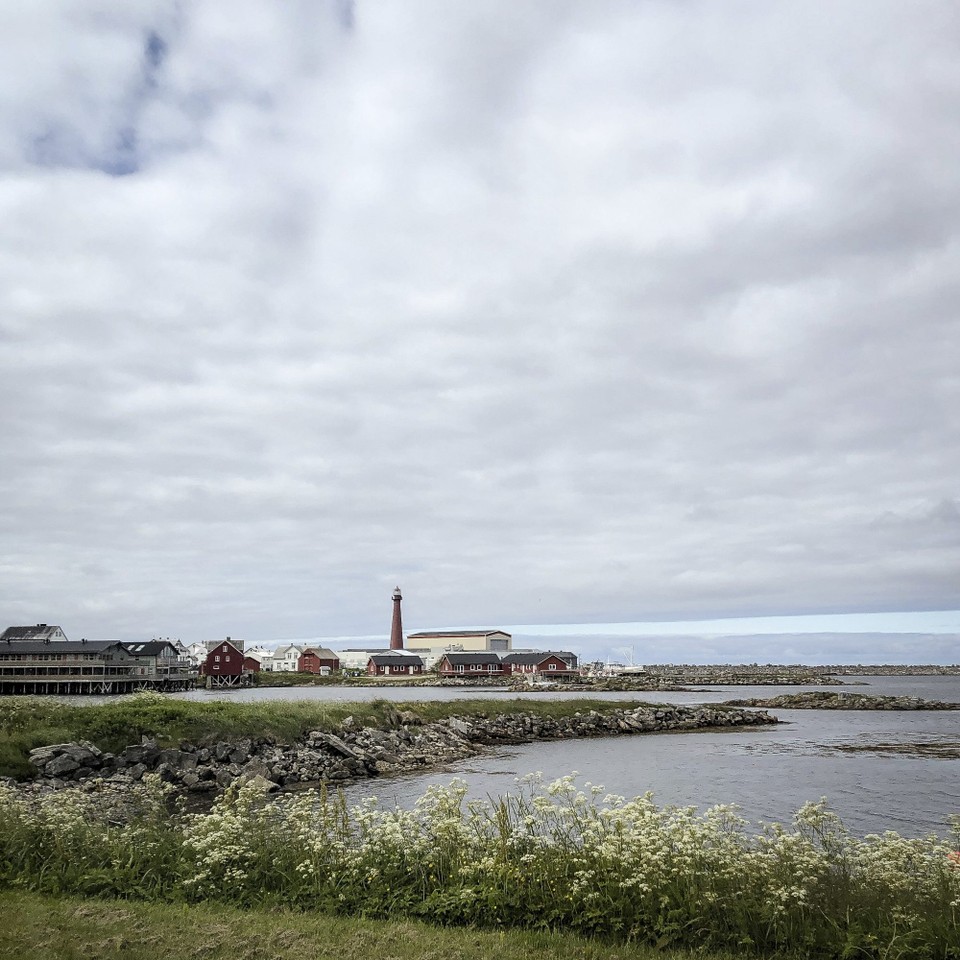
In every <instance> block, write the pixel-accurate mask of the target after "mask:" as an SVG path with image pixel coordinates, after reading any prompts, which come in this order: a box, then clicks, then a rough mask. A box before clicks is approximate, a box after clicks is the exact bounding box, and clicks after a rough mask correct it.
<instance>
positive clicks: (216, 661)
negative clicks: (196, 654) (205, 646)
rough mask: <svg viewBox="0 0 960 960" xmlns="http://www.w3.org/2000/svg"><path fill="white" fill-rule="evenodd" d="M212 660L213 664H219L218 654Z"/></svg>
mask: <svg viewBox="0 0 960 960" xmlns="http://www.w3.org/2000/svg"><path fill="white" fill-rule="evenodd" d="M213 659H214V662H215V663H219V662H220V654H219V653H218V654H217V655H216V656H215V657H214V658H213Z"/></svg>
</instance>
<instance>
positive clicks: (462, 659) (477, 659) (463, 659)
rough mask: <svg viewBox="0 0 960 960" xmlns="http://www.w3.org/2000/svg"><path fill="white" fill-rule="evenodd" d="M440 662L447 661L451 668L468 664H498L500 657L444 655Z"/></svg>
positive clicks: (493, 654) (487, 655)
mask: <svg viewBox="0 0 960 960" xmlns="http://www.w3.org/2000/svg"><path fill="white" fill-rule="evenodd" d="M440 659H441V660H449V661H450V663H451V664H452V665H453V666H458V665H459V664H461V663H462V664H464V665H466V664H468V663H496V664H499V663H500V655H499V654H497V653H486V652H477V653H445V654H444V655H443V656H442V657H441V658H440Z"/></svg>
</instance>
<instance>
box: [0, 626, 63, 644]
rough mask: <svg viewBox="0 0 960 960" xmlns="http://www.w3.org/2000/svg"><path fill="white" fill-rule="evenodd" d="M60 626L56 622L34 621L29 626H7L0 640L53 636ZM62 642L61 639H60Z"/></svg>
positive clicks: (38, 638)
mask: <svg viewBox="0 0 960 960" xmlns="http://www.w3.org/2000/svg"><path fill="white" fill-rule="evenodd" d="M58 630H60V628H59V627H58V626H57V625H56V624H49V623H35V624H33V625H32V626H29V627H7V629H6V630H4V631H3V633H2V634H0V640H43V639H44V638H45V637H46V638H49V637H51V636H53V635H54V634H55V633H56V632H57V631H58ZM61 642H62V641H61Z"/></svg>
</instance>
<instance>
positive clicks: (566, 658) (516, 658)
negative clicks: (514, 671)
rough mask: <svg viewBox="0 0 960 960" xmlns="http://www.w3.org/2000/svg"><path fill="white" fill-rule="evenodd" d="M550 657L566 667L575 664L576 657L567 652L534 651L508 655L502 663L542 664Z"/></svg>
mask: <svg viewBox="0 0 960 960" xmlns="http://www.w3.org/2000/svg"><path fill="white" fill-rule="evenodd" d="M550 657H556V658H557V659H559V660H562V661H563V662H564V663H566V664H567V665H568V666H570V665H571V664H574V663H576V662H577V656H576V654H574V653H570V652H569V651H568V650H536V651H534V652H533V653H508V654H507V655H506V656H505V657H504V658H503V662H504V663H525V664H531V663H543V661H544V660H549V659H550Z"/></svg>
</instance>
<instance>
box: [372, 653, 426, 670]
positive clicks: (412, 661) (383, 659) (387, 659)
mask: <svg viewBox="0 0 960 960" xmlns="http://www.w3.org/2000/svg"><path fill="white" fill-rule="evenodd" d="M370 659H371V660H372V661H373V662H374V663H375V664H376V665H377V666H378V667H388V666H390V665H396V664H397V663H404V664H406V665H407V666H408V667H416V666H420V667H422V666H423V661H422V660H421V659H420V658H419V657H417V656H413V655H411V654H409V653H405V654H401V653H399V652H398V651H394V652H393V653H375V654H373V655H372V656H371V657H370Z"/></svg>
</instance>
